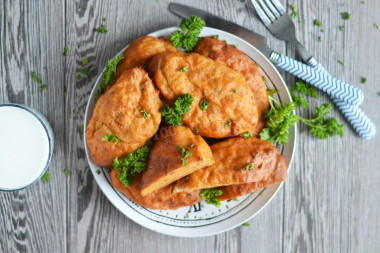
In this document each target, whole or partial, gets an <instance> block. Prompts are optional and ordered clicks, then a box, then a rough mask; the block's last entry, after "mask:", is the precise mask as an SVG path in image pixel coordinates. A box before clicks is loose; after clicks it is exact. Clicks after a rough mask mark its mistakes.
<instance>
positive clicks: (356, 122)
mask: <svg viewBox="0 0 380 253" xmlns="http://www.w3.org/2000/svg"><path fill="white" fill-rule="evenodd" d="M315 69H317V70H319V71H321V72H326V73H327V71H326V70H325V69H324V68H323V66H322V65H321V64H319V63H318V64H317V66H315ZM332 101H333V102H334V104H335V105H336V106H337V107H338V108H339V109H340V111H341V112H342V113H343V115H344V116H345V117H346V119H347V120H348V122H350V124H351V126H352V127H353V128H354V130H355V131H356V132H357V133H358V134H359V136H360V137H362V138H363V139H370V138H372V137H373V136H375V134H376V127H375V125H374V124H373V123H372V121H371V120H370V119H369V118H368V117H367V115H365V113H364V112H363V111H362V110H361V109H360V108H359V107H357V106H353V105H349V104H346V103H345V102H343V101H341V100H339V99H337V98H332Z"/></svg>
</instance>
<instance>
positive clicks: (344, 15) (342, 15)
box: [340, 12, 351, 20]
mask: <svg viewBox="0 0 380 253" xmlns="http://www.w3.org/2000/svg"><path fill="white" fill-rule="evenodd" d="M340 16H341V17H342V18H343V19H344V20H348V19H350V17H351V14H350V13H348V12H342V13H340Z"/></svg>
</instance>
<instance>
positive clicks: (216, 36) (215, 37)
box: [212, 34, 220, 39]
mask: <svg viewBox="0 0 380 253" xmlns="http://www.w3.org/2000/svg"><path fill="white" fill-rule="evenodd" d="M212 37H213V38H214V39H219V38H220V36H219V34H217V35H214V36H212Z"/></svg>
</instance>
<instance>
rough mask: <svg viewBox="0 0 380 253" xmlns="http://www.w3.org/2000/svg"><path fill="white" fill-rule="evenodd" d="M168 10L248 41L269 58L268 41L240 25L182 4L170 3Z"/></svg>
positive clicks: (270, 51)
mask: <svg viewBox="0 0 380 253" xmlns="http://www.w3.org/2000/svg"><path fill="white" fill-rule="evenodd" d="M169 10H170V11H171V12H173V13H174V14H176V15H178V16H180V17H182V18H190V17H191V16H192V15H197V16H198V17H200V18H202V19H203V20H204V21H205V22H206V26H209V27H213V28H217V29H221V30H224V31H226V32H229V33H232V34H235V35H236V36H238V37H240V38H242V39H244V40H246V41H248V42H249V43H251V44H252V45H255V47H256V48H257V49H258V50H260V52H262V53H263V54H264V55H265V56H266V57H268V58H270V56H271V53H272V50H271V49H270V48H269V46H268V41H267V40H268V39H267V38H265V37H264V36H262V35H260V34H258V33H255V32H253V31H251V30H248V29H247V28H244V27H242V26H240V25H237V24H235V23H232V22H230V21H227V20H225V19H222V18H219V17H217V16H215V15H212V14H210V13H208V12H206V11H203V10H200V9H197V8H193V7H190V6H187V5H183V4H177V3H170V4H169Z"/></svg>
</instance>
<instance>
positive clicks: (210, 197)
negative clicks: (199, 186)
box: [200, 189, 223, 207]
mask: <svg viewBox="0 0 380 253" xmlns="http://www.w3.org/2000/svg"><path fill="white" fill-rule="evenodd" d="M222 194H223V191H222V190H218V189H203V190H202V191H201V194H200V196H201V197H202V199H206V203H207V204H212V205H215V206H216V207H220V200H219V199H217V198H216V197H217V196H221V195H222Z"/></svg>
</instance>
